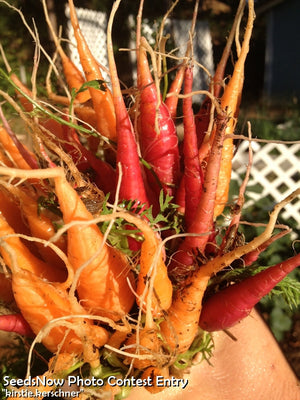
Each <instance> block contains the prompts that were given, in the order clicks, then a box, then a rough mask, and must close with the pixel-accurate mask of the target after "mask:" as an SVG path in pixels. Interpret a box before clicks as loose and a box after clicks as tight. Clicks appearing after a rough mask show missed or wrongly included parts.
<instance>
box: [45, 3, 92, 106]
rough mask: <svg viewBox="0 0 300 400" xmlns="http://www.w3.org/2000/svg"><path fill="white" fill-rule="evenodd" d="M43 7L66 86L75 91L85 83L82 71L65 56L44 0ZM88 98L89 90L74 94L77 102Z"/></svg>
mask: <svg viewBox="0 0 300 400" xmlns="http://www.w3.org/2000/svg"><path fill="white" fill-rule="evenodd" d="M43 7H44V13H45V18H46V22H47V24H48V27H49V30H50V32H51V35H52V39H53V40H54V43H55V46H56V49H57V51H58V53H59V55H60V58H61V61H62V67H63V71H64V75H65V78H66V81H67V84H68V87H69V89H70V90H72V89H75V90H76V91H78V90H79V89H80V88H81V87H82V85H83V84H84V83H85V79H84V77H83V75H82V73H81V72H80V71H79V69H78V68H77V67H76V65H75V64H74V63H73V62H72V60H71V59H70V58H69V57H68V56H67V54H66V53H65V51H64V50H63V48H62V46H61V44H60V41H59V40H58V37H57V35H56V33H55V31H54V28H53V26H52V24H51V21H50V18H49V15H48V11H47V5H46V1H45V0H43ZM90 98H91V94H90V92H89V90H84V91H80V93H78V94H77V95H76V100H77V101H78V102H79V103H85V102H86V101H88V100H89V99H90Z"/></svg>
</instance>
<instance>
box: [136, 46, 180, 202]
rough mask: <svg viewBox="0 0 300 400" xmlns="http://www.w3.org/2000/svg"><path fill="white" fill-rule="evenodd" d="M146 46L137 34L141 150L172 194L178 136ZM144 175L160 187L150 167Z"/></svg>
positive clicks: (174, 185) (177, 163) (177, 166)
mask: <svg viewBox="0 0 300 400" xmlns="http://www.w3.org/2000/svg"><path fill="white" fill-rule="evenodd" d="M146 48H149V45H148V43H147V41H146V39H145V38H141V42H140V44H139V51H138V68H137V75H138V88H139V90H140V99H139V110H138V112H139V124H138V125H139V140H140V146H141V152H142V157H143V158H144V159H145V160H146V161H147V162H148V163H149V164H150V165H151V166H152V168H153V171H154V173H155V174H156V175H157V177H158V179H159V181H160V182H161V185H162V188H163V189H164V190H165V192H167V193H169V194H170V195H173V194H174V189H175V187H176V186H177V185H178V180H179V150H178V138H177V134H176V129H175V125H174V122H173V120H172V118H171V116H170V113H169V110H168V108H167V107H166V105H165V104H164V103H163V102H162V101H161V95H160V93H158V92H157V87H156V85H155V83H154V81H153V78H152V75H151V72H150V68H149V64H148V60H147V53H146ZM147 177H148V180H149V182H150V184H151V186H152V187H153V188H155V190H156V192H157V193H159V191H160V189H161V188H160V187H159V186H158V185H157V182H156V180H155V178H154V177H153V174H152V173H151V171H150V172H147Z"/></svg>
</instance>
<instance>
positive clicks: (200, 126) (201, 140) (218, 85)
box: [195, 0, 246, 160]
mask: <svg viewBox="0 0 300 400" xmlns="http://www.w3.org/2000/svg"><path fill="white" fill-rule="evenodd" d="M245 4H246V2H245V0H240V2H239V6H238V9H237V12H236V16H235V18H234V21H233V24H232V27H231V30H230V33H229V36H228V38H227V41H226V45H225V47H224V50H223V53H222V57H221V59H220V61H219V62H218V64H217V68H216V71H215V74H214V77H213V79H212V82H211V85H210V86H211V91H212V93H213V95H214V96H215V97H217V98H219V96H220V94H221V92H222V88H223V87H224V85H225V84H224V82H223V80H224V78H225V70H226V66H227V63H228V59H229V57H230V55H231V48H232V43H233V41H234V37H235V35H236V30H237V27H238V23H239V20H240V18H241V16H242V14H243V11H244V8H245ZM210 119H211V99H210V98H209V97H208V96H206V97H205V99H204V101H203V103H202V104H201V107H200V109H199V111H198V113H197V114H196V115H195V123H196V131H197V137H198V145H199V148H200V149H199V152H200V158H201V159H202V160H203V159H205V157H206V155H207V154H208V151H209V148H210V145H211V141H210V132H209V131H208V127H209V123H210ZM202 144H203V146H202ZM201 146H202V148H201Z"/></svg>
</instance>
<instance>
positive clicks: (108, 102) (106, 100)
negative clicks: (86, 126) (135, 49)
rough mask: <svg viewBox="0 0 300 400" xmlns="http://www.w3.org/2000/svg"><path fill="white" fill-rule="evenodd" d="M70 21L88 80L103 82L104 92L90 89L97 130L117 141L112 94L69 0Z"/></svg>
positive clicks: (71, 1) (71, 0)
mask: <svg viewBox="0 0 300 400" xmlns="http://www.w3.org/2000/svg"><path fill="white" fill-rule="evenodd" d="M69 7H70V19H71V23H72V26H73V29H74V35H75V39H76V42H77V49H78V53H79V57H80V62H81V65H82V67H83V70H84V74H85V77H86V80H87V81H88V82H89V81H92V80H98V81H101V82H103V86H104V88H105V91H104V90H98V89H94V88H89V91H90V94H91V97H92V101H93V108H94V110H95V112H96V118H97V129H98V131H99V133H100V134H102V135H103V136H106V137H108V138H109V139H111V140H116V138H117V133H116V116H115V109H114V103H113V99H112V94H111V92H110V90H109V88H108V87H107V85H106V84H105V83H104V81H103V76H102V74H101V71H100V68H99V65H98V63H97V61H96V60H95V58H94V56H93V54H92V52H91V51H90V49H89V47H88V45H87V42H86V40H85V38H84V36H83V34H82V32H81V30H80V26H79V23H78V19H77V15H76V10H75V6H74V3H73V0H69Z"/></svg>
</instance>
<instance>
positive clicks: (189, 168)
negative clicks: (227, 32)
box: [182, 66, 203, 230]
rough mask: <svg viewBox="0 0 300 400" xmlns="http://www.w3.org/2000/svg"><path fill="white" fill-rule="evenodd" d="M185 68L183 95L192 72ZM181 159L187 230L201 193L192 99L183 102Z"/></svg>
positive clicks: (190, 82)
mask: <svg viewBox="0 0 300 400" xmlns="http://www.w3.org/2000/svg"><path fill="white" fill-rule="evenodd" d="M192 68H193V67H192V66H187V67H186V69H185V74H184V94H186V95H188V94H191V92H192V86H193V70H192ZM182 107H183V125H184V139H183V157H184V182H185V215H184V218H185V224H186V227H187V230H189V227H190V225H191V224H192V222H193V221H194V218H195V213H196V209H197V206H198V204H199V200H200V195H201V191H202V180H203V176H202V172H201V166H200V163H199V158H198V143H197V135H196V126H195V121H194V113H193V108H192V97H186V98H185V99H184V100H183V106H182Z"/></svg>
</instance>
